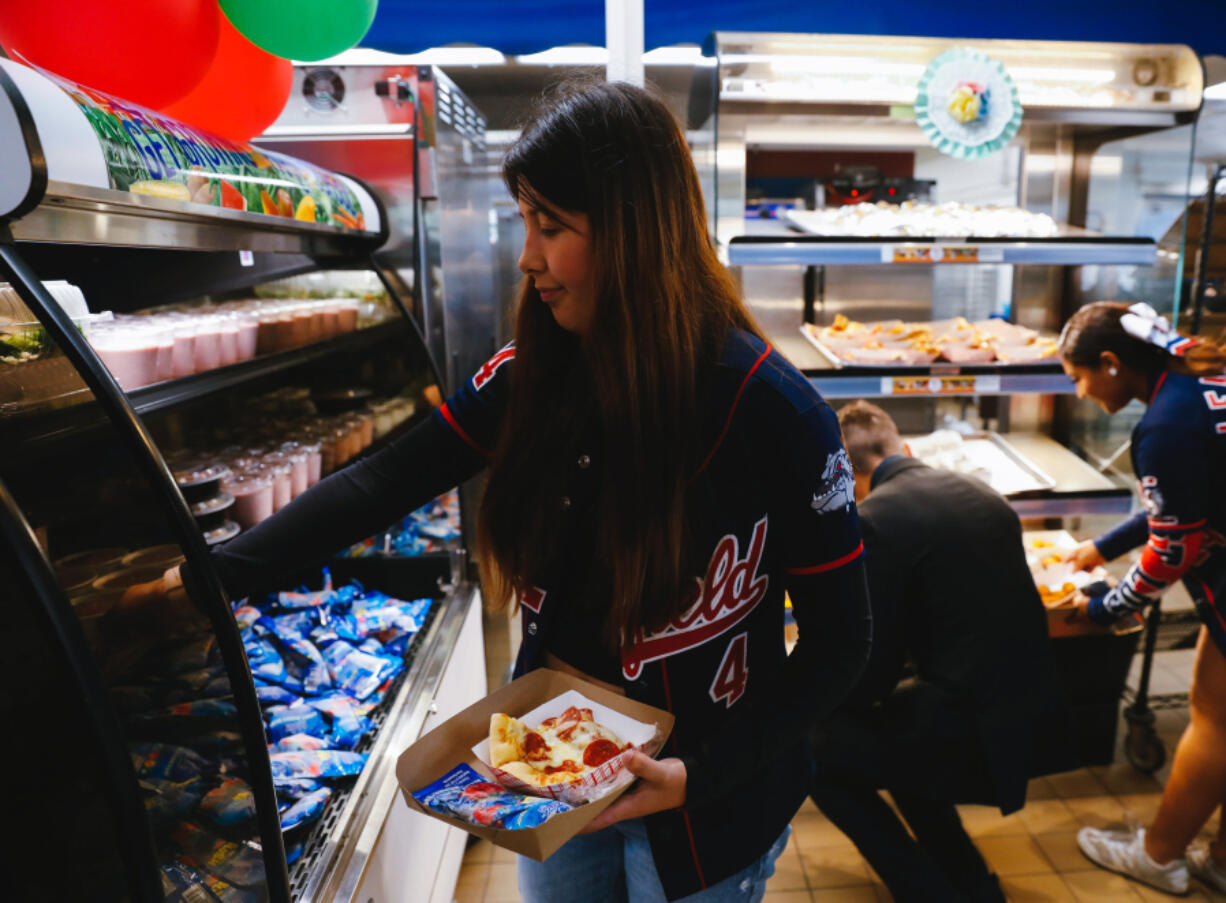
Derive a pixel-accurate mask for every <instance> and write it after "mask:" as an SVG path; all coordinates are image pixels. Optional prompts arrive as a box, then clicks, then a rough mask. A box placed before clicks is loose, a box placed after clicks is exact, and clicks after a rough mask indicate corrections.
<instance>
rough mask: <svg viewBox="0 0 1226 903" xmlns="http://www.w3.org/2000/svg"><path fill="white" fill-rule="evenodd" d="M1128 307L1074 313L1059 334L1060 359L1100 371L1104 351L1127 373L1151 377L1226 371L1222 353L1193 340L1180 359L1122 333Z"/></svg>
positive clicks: (1105, 305) (1106, 304) (1098, 306)
mask: <svg viewBox="0 0 1226 903" xmlns="http://www.w3.org/2000/svg"><path fill="white" fill-rule="evenodd" d="M1126 313H1128V306H1127V305H1125V304H1118V303H1116V302H1113V301H1095V302H1094V303H1093V304H1087V305H1086V306H1085V307H1083V308H1081V309H1080V310H1078V311H1077V312H1076V313H1075V314H1073V316H1072V317H1070V318H1069V321H1068V323H1066V324H1065V326H1064V331H1063V332H1062V333H1060V356H1061V357H1063V358H1064V359H1065V360H1066V361H1068V362H1069V363H1071V364H1076V365H1077V366H1080V367H1095V368H1097V367H1100V366H1101V365H1102V355H1103V352H1105V351H1110V352H1113V353H1114V354H1115V355H1116V356H1117V357H1119V359H1120V363H1121V364H1122V365H1123V366H1124V367H1127V368H1128V369H1130V370H1135V371H1137V372H1139V373H1144V374H1146V375H1147V376H1150V377H1155V376H1157V375H1158V374H1159V373H1161V372H1162V371H1163V370H1174V371H1176V372H1177V373H1190V374H1192V375H1194V376H1204V375H1207V374H1217V373H1221V372H1222V371H1224V370H1226V349H1223V348H1222V347H1221V346H1220V345H1218V344H1216V343H1214V342H1210V341H1206V340H1205V339H1200V338H1197V339H1196V340H1195V344H1194V345H1192V346H1191V347H1189V348H1188V349H1187V351H1186V352H1184V353H1183V354H1182V355H1175V354H1171V353H1170V352H1168V351H1167V350H1166V349H1165V348H1163V347H1162V346H1160V345H1154V344H1152V343H1150V342H1147V341H1145V340H1144V339H1139V338H1137V337H1136V336H1134V335H1133V334H1132V333H1130V332H1128V331H1127V330H1126V329H1124V327H1123V325H1122V324H1121V322H1120V318H1121V317H1123V316H1124V314H1126Z"/></svg>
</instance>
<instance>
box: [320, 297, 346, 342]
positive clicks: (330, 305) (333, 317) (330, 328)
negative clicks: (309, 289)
mask: <svg viewBox="0 0 1226 903" xmlns="http://www.w3.org/2000/svg"><path fill="white" fill-rule="evenodd" d="M320 318H321V321H322V324H323V337H324V338H325V339H330V338H332V337H333V336H336V335H340V332H341V308H340V305H339V304H337V303H336V302H334V301H325V302H324V304H323V306H322V307H321V308H320Z"/></svg>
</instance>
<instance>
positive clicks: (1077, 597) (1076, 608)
mask: <svg viewBox="0 0 1226 903" xmlns="http://www.w3.org/2000/svg"><path fill="white" fill-rule="evenodd" d="M1089 609H1090V597H1089V596H1087V595H1086V594H1085V593H1083V592H1081V591H1080V590H1078V591H1077V593H1075V594H1074V595H1073V606H1072V608H1071V609H1069V613H1068V614H1067V615H1066V616H1065V618H1064V620H1065V621H1069V622H1071V621H1088V620H1090V614H1089Z"/></svg>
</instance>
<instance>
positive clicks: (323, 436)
mask: <svg viewBox="0 0 1226 903" xmlns="http://www.w3.org/2000/svg"><path fill="white" fill-rule="evenodd" d="M313 436H314V437H315V441H317V442H318V443H319V475H320V478H321V479H322V478H323V477H326V476H327V475H328V474H330V473H332V472H333V471H334V470H336V436H335V435H333V433H332V431H331V430H330V429H327V428H325V427H316V428H315V430H314V431H313Z"/></svg>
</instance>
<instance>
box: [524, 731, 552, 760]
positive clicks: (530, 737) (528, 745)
mask: <svg viewBox="0 0 1226 903" xmlns="http://www.w3.org/2000/svg"><path fill="white" fill-rule="evenodd" d="M548 753H549V744H548V743H546V742H545V738H544V737H542V736H541V735H540V734H538V733H537V732H536V731H530V732H529V733H527V734H525V735H524V757H525V758H528V759H543V758H545V756H546V755H548Z"/></svg>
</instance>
